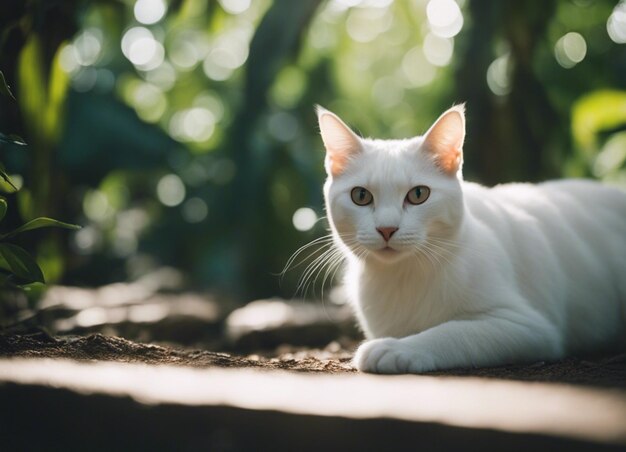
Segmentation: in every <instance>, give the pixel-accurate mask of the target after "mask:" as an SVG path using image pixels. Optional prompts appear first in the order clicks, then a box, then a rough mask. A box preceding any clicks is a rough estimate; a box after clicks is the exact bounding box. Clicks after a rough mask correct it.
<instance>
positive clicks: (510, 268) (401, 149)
mask: <svg viewBox="0 0 626 452" xmlns="http://www.w3.org/2000/svg"><path fill="white" fill-rule="evenodd" d="M325 113H328V114H330V113H329V112H326V111H324V110H320V114H325ZM461 114H462V111H461ZM341 124H343V123H341ZM324 132H325V131H324V130H322V134H324ZM359 140H360V143H361V146H360V149H355V150H354V152H353V153H352V155H351V156H350V160H349V163H348V164H347V166H345V168H344V169H343V171H342V172H341V174H335V175H332V174H329V177H328V180H327V181H326V184H325V186H324V194H325V199H326V209H327V213H328V219H329V222H330V225H331V229H332V231H333V235H334V237H335V241H336V244H337V245H338V246H339V247H340V248H341V249H342V250H343V252H344V254H345V256H346V258H347V259H346V260H347V267H346V278H345V283H346V286H347V290H348V293H349V297H350V299H351V302H352V303H353V306H354V309H355V312H356V315H357V318H358V321H359V323H360V325H361V328H362V329H363V331H364V333H365V335H366V337H367V339H368V340H367V341H366V342H364V343H363V344H362V345H361V346H360V347H359V349H358V351H357V353H356V355H355V358H354V363H355V365H356V367H357V368H358V369H360V370H362V371H366V372H378V373H405V372H413V373H417V372H424V371H431V370H438V369H448V368H454V367H470V366H493V365H500V364H505V363H513V362H529V361H536V360H554V359H559V358H562V357H564V356H565V355H567V354H572V353H579V352H585V351H589V350H596V349H601V348H606V347H615V346H618V347H623V346H624V345H625V344H626V193H624V192H622V191H620V190H618V189H615V188H609V187H606V186H603V185H601V184H599V183H596V182H591V181H585V180H564V181H558V182H547V183H543V184H538V185H531V184H507V185H500V186H496V187H494V188H486V187H483V186H480V185H477V184H474V183H468V182H463V181H462V177H461V172H460V167H459V171H458V173H457V174H456V176H455V175H449V174H444V173H443V172H442V171H441V170H440V169H439V167H438V166H437V164H436V161H435V160H434V159H433V156H432V153H430V152H427V151H426V149H425V148H426V146H425V145H424V140H425V138H424V137H416V138H413V139H409V140H385V141H383V140H371V139H361V138H359ZM417 185H426V186H428V187H430V189H431V194H430V197H429V198H428V199H427V201H426V202H424V203H423V204H421V205H417V206H415V205H411V204H407V203H406V202H405V201H404V199H405V196H406V194H407V192H408V191H409V190H410V189H411V188H412V187H415V186H417ZM357 186H359V187H365V188H367V189H368V190H369V191H370V192H371V193H372V194H373V197H374V203H373V204H371V205H369V206H358V205H356V204H355V203H354V202H352V200H351V197H350V191H351V190H352V188H354V187H357ZM390 226H392V227H398V228H399V229H398V231H397V232H396V233H395V234H394V235H393V236H392V237H391V239H390V240H389V243H388V246H389V247H391V248H393V250H389V249H387V250H382V249H383V248H385V246H386V245H387V244H386V243H385V240H384V239H383V237H382V236H381V234H379V233H378V232H377V231H376V228H377V227H390Z"/></svg>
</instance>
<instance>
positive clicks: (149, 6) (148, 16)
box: [134, 0, 167, 25]
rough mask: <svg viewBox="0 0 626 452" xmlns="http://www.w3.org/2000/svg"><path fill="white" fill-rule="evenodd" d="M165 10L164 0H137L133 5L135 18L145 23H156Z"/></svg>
mask: <svg viewBox="0 0 626 452" xmlns="http://www.w3.org/2000/svg"><path fill="white" fill-rule="evenodd" d="M166 11H167V5H166V4H165V1H164V0H137V2H136V3H135V7H134V13H135V19H137V22H139V23H142V24H145V25H151V24H154V23H157V22H158V21H160V20H161V19H162V18H163V16H164V15H165V12H166Z"/></svg>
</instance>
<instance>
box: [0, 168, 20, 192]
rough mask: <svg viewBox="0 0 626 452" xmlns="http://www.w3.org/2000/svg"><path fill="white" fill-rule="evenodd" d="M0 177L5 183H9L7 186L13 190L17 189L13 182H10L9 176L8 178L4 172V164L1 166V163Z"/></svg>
mask: <svg viewBox="0 0 626 452" xmlns="http://www.w3.org/2000/svg"><path fill="white" fill-rule="evenodd" d="M0 177H1V178H2V179H3V180H4V181H5V182H6V183H7V184H9V186H10V187H11V188H12V189H13V190H14V191H17V190H18V189H17V187H16V186H15V185H14V184H13V182H11V178H9V175H8V174H7V173H6V171H5V170H4V166H2V164H0Z"/></svg>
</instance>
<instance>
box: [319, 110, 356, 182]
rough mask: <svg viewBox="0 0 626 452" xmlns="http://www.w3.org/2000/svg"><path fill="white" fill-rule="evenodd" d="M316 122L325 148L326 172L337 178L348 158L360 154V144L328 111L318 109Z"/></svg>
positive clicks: (347, 128)
mask: <svg viewBox="0 0 626 452" xmlns="http://www.w3.org/2000/svg"><path fill="white" fill-rule="evenodd" d="M318 121H319V125H320V131H321V132H322V141H323V142H324V147H325V148H326V171H327V172H328V173H329V174H331V175H333V176H338V175H339V174H341V173H342V172H343V171H344V170H345V168H346V166H347V164H348V161H349V160H350V158H351V157H352V156H353V155H355V154H357V153H358V152H360V150H361V142H360V140H359V137H357V136H356V135H355V134H354V132H352V130H350V128H349V127H348V126H347V125H345V124H344V123H343V121H342V120H341V119H339V118H338V117H337V116H336V115H335V114H333V113H331V112H329V111H328V110H323V109H321V108H319V109H318Z"/></svg>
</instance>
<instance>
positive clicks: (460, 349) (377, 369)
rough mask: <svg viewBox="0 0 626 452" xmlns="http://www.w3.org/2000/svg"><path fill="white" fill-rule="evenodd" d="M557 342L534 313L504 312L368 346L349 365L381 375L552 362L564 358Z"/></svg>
mask: <svg viewBox="0 0 626 452" xmlns="http://www.w3.org/2000/svg"><path fill="white" fill-rule="evenodd" d="M562 342H563V341H562V338H561V335H560V334H559V332H558V330H557V329H556V328H555V326H554V325H552V324H551V323H550V322H548V321H547V320H546V319H544V318H543V317H542V316H541V315H539V314H538V313H536V312H534V311H531V312H525V313H520V312H512V311H503V312H494V313H491V314H490V315H488V316H487V315H485V316H481V317H477V318H473V319H463V320H451V321H448V322H445V323H442V324H441V325H438V326H435V327H433V328H430V329H428V330H426V331H423V332H422V333H419V334H416V335H413V336H407V337H404V338H401V339H395V338H381V339H373V340H370V341H367V342H365V343H363V344H362V345H361V346H360V347H359V349H358V350H357V353H356V355H355V357H354V364H355V366H356V367H357V368H358V369H359V370H361V371H364V372H374V373H384V374H397V373H420V372H427V371H431V370H442V369H451V368H455V367H481V366H495V365H502V364H507V363H514V362H529V361H538V360H543V359H557V358H559V357H562V356H563V345H562Z"/></svg>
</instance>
